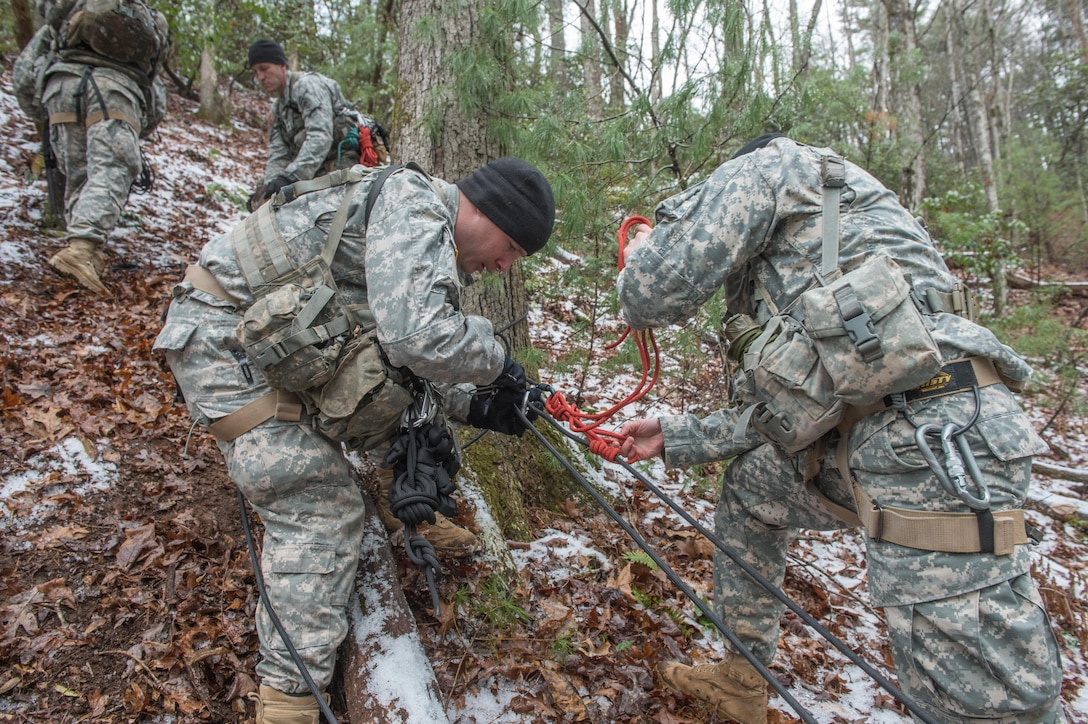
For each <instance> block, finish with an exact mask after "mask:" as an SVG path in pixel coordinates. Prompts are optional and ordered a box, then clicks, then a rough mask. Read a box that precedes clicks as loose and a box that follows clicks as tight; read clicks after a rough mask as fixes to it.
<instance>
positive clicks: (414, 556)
mask: <svg viewBox="0 0 1088 724" xmlns="http://www.w3.org/2000/svg"><path fill="white" fill-rule="evenodd" d="M416 384H417V387H419V388H420V389H419V391H418V392H417V394H416V396H415V400H414V402H413V403H412V405H411V407H409V408H408V409H407V410H405V411H404V413H403V416H402V423H401V433H400V436H399V437H398V438H397V439H396V441H395V442H394V443H393V445H392V446H391V447H390V449H389V452H388V453H387V454H386V456H385V463H386V464H387V465H391V466H392V467H393V484H392V486H390V488H389V507H390V508H391V509H392V511H393V514H394V515H395V516H397V518H398V519H399V520H400V521H401V522H402V523H404V549H405V552H406V553H407V554H408V558H409V559H410V560H411V561H412V563H414V564H416V565H417V566H419V567H420V568H422V569H423V571H424V574H425V575H426V577H427V586H428V588H430V591H431V603H433V604H434V612H435V616H436V617H437V616H439V615H441V610H442V602H441V600H440V599H439V596H438V589H437V587H436V584H437V582H438V580H439V579H440V578H441V576H442V569H441V565H440V564H439V561H438V556H437V555H436V553H435V549H434V544H432V543H431V542H430V541H429V540H427V539H426V538H424V537H423V536H421V535H419V534H418V533H416V527H417V526H419V525H420V524H421V523H423V522H428V523H431V524H433V523H434V522H435V512H438V513H441V514H442V515H444V516H447V517H450V516H453V515H454V514H455V513H456V512H457V504H456V502H455V501H454V500H453V498H452V495H453V493H454V491H455V490H456V489H457V486H456V485H455V484H454V482H453V478H454V476H455V475H457V471H458V470H459V469H460V468H461V450H460V448H459V447H458V445H457V438H456V437H455V436H454V434H453V432H452V431H451V430H450V428H449V426H448V425H447V424H446V423H445V420H444V419H443V418H442V416H441V414H440V410H441V408H440V404H439V399H438V392H437V390H435V389H434V386H433V385H432V384H431V383H430V382H427V381H425V380H421V379H418V378H417V379H416Z"/></svg>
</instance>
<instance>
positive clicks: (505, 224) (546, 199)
mask: <svg viewBox="0 0 1088 724" xmlns="http://www.w3.org/2000/svg"><path fill="white" fill-rule="evenodd" d="M457 188H459V189H461V193H463V194H464V195H465V196H466V197H467V198H468V200H469V201H471V202H472V203H473V204H475V205H476V208H478V209H479V210H480V211H481V212H482V213H483V215H484V216H486V217H487V218H488V219H490V220H491V222H492V223H493V224H495V226H497V227H499V228H500V229H502V230H503V231H504V232H505V233H506V234H507V235H508V236H509V237H510V238H511V239H513V240H514V241H515V242H517V245H518V246H520V247H521V248H522V249H524V250H525V253H526V254H535V253H536V252H538V251H540V250H541V249H542V248H544V244H545V243H547V241H548V237H549V236H551V234H552V226H553V225H554V224H555V197H553V196H552V187H551V184H549V183H548V179H546V178H544V174H542V173H541V172H540V171H539V170H538V169H537V168H536V166H533V165H532V164H531V163H529V162H527V161H522V160H521V159H520V158H510V157H505V158H500V159H499V160H497V161H492V162H491V163H489V164H487V165H486V166H481V167H480V168H478V169H476V170H475V171H473V172H472V175H471V176H467V177H465V178H463V179H461V180H460V181H458V182H457Z"/></svg>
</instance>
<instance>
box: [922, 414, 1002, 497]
mask: <svg viewBox="0 0 1088 724" xmlns="http://www.w3.org/2000/svg"><path fill="white" fill-rule="evenodd" d="M956 430H957V428H956V426H955V425H953V424H952V423H949V424H947V425H944V426H943V427H942V426H941V425H935V424H932V423H930V424H926V425H921V426H919V427H918V429H917V430H915V431H914V441H915V443H917V445H918V450H919V451H920V452H921V453H922V457H923V458H925V460H926V463H928V464H929V469H930V470H932V471H933V475H934V476H935V477H936V478H937V480H938V482H940V484H941V486H942V487H943V488H944V489H945V490H946V491H948V494H949V495H953V496H955V497H956V498H958V499H959V500H960V501H961V502H963V503H964V504H966V505H967V506H968V507H969V508H971V510H976V511H982V510H989V508H990V491H989V489H988V488H987V487H986V484H985V483H984V482H983V480H982V473H981V471H979V469H978V465H977V464H975V460H974V456H973V455H972V454H971V452H970V447H968V446H967V445H966V440H963V441H960V440H959V439H958V438H959V437H960V436H958V435H956ZM931 433H933V434H939V435H940V438H941V449H942V451H943V452H944V454H945V458H946V459H947V463H946V465H941V463H940V461H939V460H937V456H936V455H935V454H934V453H933V450H932V449H931V448H930V446H929V442H928V441H927V440H926V435H929V434H931ZM953 442H955V447H954V446H953ZM957 448H959V449H957ZM964 449H966V450H967V455H968V457H969V460H970V462H969V463H965V461H964V456H963V454H962V453H963V450H964ZM946 466H947V467H946ZM967 469H970V472H971V477H972V478H973V479H974V482H975V487H976V488H978V490H979V493H980V495H979V497H975V496H974V495H972V494H971V493H969V492H968V491H967V475H966V472H967Z"/></svg>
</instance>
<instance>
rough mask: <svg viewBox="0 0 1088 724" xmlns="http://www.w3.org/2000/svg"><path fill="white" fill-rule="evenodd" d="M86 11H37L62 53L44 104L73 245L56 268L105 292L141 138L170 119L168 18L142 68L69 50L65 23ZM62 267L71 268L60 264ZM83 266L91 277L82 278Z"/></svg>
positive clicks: (66, 3) (70, 7) (59, 4)
mask: <svg viewBox="0 0 1088 724" xmlns="http://www.w3.org/2000/svg"><path fill="white" fill-rule="evenodd" d="M80 7H81V6H79V5H77V3H76V2H75V0H43V1H42V2H40V3H39V6H38V9H39V12H40V13H41V15H42V16H43V17H44V18H45V19H46V21H47V22H48V23H49V24H50V25H52V26H53V27H54V29H55V30H56V31H57V36H58V38H59V39H60V40H59V41H58V42H59V43H60V44H61V46H62V47H61V48H59V49H58V54H57V58H58V59H57V61H56V62H55V63H53V64H52V65H51V66H50V67H49V68H48V70H47V71H46V80H45V84H44V87H43V90H42V99H41V100H42V105H43V106H44V107H45V110H46V112H47V113H48V116H49V133H50V143H51V144H52V146H53V150H54V152H55V153H56V156H57V165H58V167H59V169H60V171H61V173H63V174H64V177H65V188H64V219H65V225H66V230H67V235H66V238H67V240H68V243H69V246H68V249H65V250H62V251H61V252H60V253H59V254H58V255H57V256H55V257H53V259H51V260H50V263H52V264H53V265H54V266H56V267H57V268H58V269H60V270H61V271H63V272H65V273H72V274H73V275H74V276H76V278H77V280H78V281H79V282H80V283H81V284H83V285H84V286H87V287H89V288H92V289H96V290H104V287H103V286H102V284H101V282H100V281H99V279H98V277H99V276H100V275H101V273H102V271H103V268H104V266H105V256H104V254H103V252H102V249H101V247H102V246H103V244H104V243H105V241H106V238H107V237H108V236H109V234H110V232H111V231H113V229H114V227H115V226H116V225H117V220H118V218H120V216H121V210H122V209H123V208H124V205H125V203H126V202H127V201H128V194H129V188H130V187H131V186H132V182H133V181H134V180H135V179H136V177H137V175H139V173H140V170H141V156H140V138H142V137H145V136H146V135H148V134H149V133H151V131H152V130H154V128H155V127H156V126H157V125H158V124H159V122H160V121H161V120H162V118H163V116H164V115H165V112H166V88H165V87H164V86H163V84H162V81H160V80H159V78H158V75H159V72H160V71H161V70H162V60H163V58H165V56H166V53H167V51H168V47H169V29H168V28H167V26H166V20H165V18H164V17H163V16H162V15H161V14H160V13H153V14H154V16H155V20H156V23H157V26H158V27H157V32H158V36H159V38H160V40H161V41H162V48H161V49H160V52H159V54H158V56H156V57H150V58H147V59H143V60H141V61H140V63H139V64H138V65H137V64H128V63H121V62H119V61H117V60H114V59H111V58H106V57H104V56H101V55H99V54H97V53H95V52H94V51H93V50H91V49H90V48H89V47H87V46H85V45H82V44H73V45H70V46H68V45H65V42H66V41H65V39H64V38H65V32H66V25H65V23H66V22H67V21H68V19H69V17H70V15H71V14H72V13H73V11H74V10H78V9H79V8H80ZM99 119H100V120H99ZM61 259H65V260H66V261H62V262H61V263H60V264H58V263H57V262H58V260H61ZM73 265H75V267H73ZM81 265H85V266H86V267H87V268H86V270H84V271H79V270H78V267H79V266H81ZM74 268H75V271H74V273H73V269H74Z"/></svg>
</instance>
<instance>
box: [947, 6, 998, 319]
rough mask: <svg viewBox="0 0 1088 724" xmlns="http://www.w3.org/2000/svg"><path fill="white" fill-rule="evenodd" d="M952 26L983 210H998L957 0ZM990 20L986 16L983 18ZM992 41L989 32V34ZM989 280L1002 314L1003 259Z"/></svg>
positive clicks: (985, 121)
mask: <svg viewBox="0 0 1088 724" xmlns="http://www.w3.org/2000/svg"><path fill="white" fill-rule="evenodd" d="M949 9H950V11H951V14H952V17H951V25H952V27H953V30H952V31H951V32H953V33H954V34H955V35H956V42H955V46H954V47H955V48H956V50H957V52H956V53H955V54H954V55H952V57H951V58H950V62H952V63H953V64H956V65H958V66H959V67H960V69H961V73H962V75H963V77H966V78H971V82H970V83H969V84H968V86H967V87H966V89H965V91H966V93H965V96H964V103H965V105H966V106H967V114H966V115H967V122H968V125H969V128H970V130H971V139H972V141H973V142H974V152H975V157H976V160H977V162H978V169H979V174H980V176H981V178H982V188H983V191H984V193H985V195H986V210H987V211H988V212H989V213H991V214H996V213H998V212H999V211H1000V208H1001V204H1000V202H999V200H998V195H997V177H996V174H995V173H994V151H993V143H992V139H991V137H990V121H989V118H988V115H987V109H986V104H985V102H984V101H983V97H982V90H981V89H980V88H979V83H981V82H982V79H981V75H982V74H981V73H977V74H973V73H971V71H970V66H969V64H968V61H967V58H966V57H965V56H964V54H963V52H962V51H963V49H964V48H967V47H971V32H970V25H969V23H968V18H967V15H966V12H965V11H964V10H963V9H961V8H960V5H959V0H950V3H949ZM981 14H982V15H984V16H988V15H989V14H990V13H989V9H988V7H987V8H984V9H983V10H982V11H981ZM983 20H984V22H986V23H987V24H988V23H989V18H988V17H987V18H983ZM989 40H990V42H992V35H991V36H990V37H989ZM990 276H991V279H990V283H991V287H992V290H993V297H994V314H996V315H997V316H999V317H1000V316H1002V315H1004V314H1005V310H1006V307H1007V305H1008V285H1007V284H1006V283H1005V262H1004V260H1003V259H1001V258H998V257H995V259H994V265H993V268H992V269H991V270H990Z"/></svg>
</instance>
